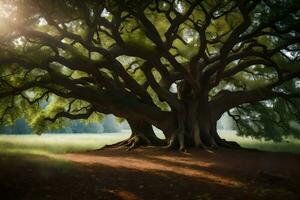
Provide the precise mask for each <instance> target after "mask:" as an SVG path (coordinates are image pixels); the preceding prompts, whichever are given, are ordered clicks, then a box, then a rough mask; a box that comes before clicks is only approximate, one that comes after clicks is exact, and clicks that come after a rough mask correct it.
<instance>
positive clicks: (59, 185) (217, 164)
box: [0, 149, 300, 200]
mask: <svg viewBox="0 0 300 200" xmlns="http://www.w3.org/2000/svg"><path fill="white" fill-rule="evenodd" d="M274 156H275V154H274V155H273V154H271V155H269V154H252V153H248V152H239V153H236V152H222V153H220V152H215V153H207V152H200V151H199V152H191V154H188V155H183V154H178V153H175V152H168V151H166V152H165V151H156V150H152V149H151V150H145V149H142V150H137V151H135V152H124V151H100V152H91V153H82V154H79V153H73V154H66V155H58V156H57V157H58V158H60V159H63V160H53V159H49V158H47V157H41V156H27V157H24V156H23V157H14V156H10V157H8V156H2V157H1V158H0V187H1V196H2V197H5V198H3V199H123V200H126V199H128V200H129V199H130V200H136V199H183V200H185V199H186V200H189V199H191V200H197V199H199V200H206V199H225V200H226V199H270V195H271V197H272V195H277V196H276V197H274V198H273V197H272V199H280V198H281V199H282V198H283V197H284V198H285V199H297V198H298V197H297V195H298V194H299V193H297V190H295V188H292V187H291V186H286V184H285V183H286V182H287V180H288V182H290V180H291V179H290V177H289V175H293V181H294V182H293V184H292V185H294V186H295V187H297V185H298V186H299V183H300V182H299V179H298V178H299V177H300V176H299V174H297V173H296V172H294V171H293V170H294V168H297V165H296V166H294V165H295V164H297V163H299V156H291V155H288V154H286V155H280V154H278V155H276V156H277V158H273V157H274ZM226 157H227V158H226ZM260 157H262V158H260ZM283 157H284V158H283ZM263 158H265V160H264V161H265V162H262V159H263ZM280 159H281V164H278V166H277V168H276V166H275V167H274V166H273V167H271V166H272V165H269V164H266V163H268V162H267V160H270V162H271V163H272V164H276V163H279V161H280ZM246 160H248V161H247V162H246ZM250 160H251V161H250ZM70 161H72V162H70ZM283 162H285V164H286V165H288V166H285V167H283V166H281V165H283ZM298 166H299V165H298ZM273 168H276V169H277V172H280V174H281V175H280V176H273V171H276V170H275V169H273ZM249 169H250V171H249ZM268 169H269V171H267V170H268ZM287 169H289V170H288V171H286V170H287ZM259 170H260V171H259ZM282 170H283V171H282ZM261 172H263V173H264V174H263V173H261ZM284 172H287V173H284ZM260 173H261V174H260ZM257 175H259V178H257ZM268 176H269V177H268ZM276 178H277V179H278V180H277V179H276ZM280 178H281V179H280ZM269 179H270V180H269ZM271 179H274V180H271ZM275 179H276V180H275ZM295 180H296V181H295ZM297 180H298V181H297ZM268 181H269V182H268ZM276 182H277V183H276ZM282 184H285V186H286V187H288V189H286V188H284V187H281V186H282ZM274 186H276V187H275V189H276V190H274V189H271V190H270V188H272V187H273V188H274ZM277 186H280V187H277ZM297 188H298V187H297ZM274 192H276V193H274ZM1 199H2V198H1Z"/></svg>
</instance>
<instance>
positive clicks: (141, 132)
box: [105, 119, 166, 150]
mask: <svg viewBox="0 0 300 200" xmlns="http://www.w3.org/2000/svg"><path fill="white" fill-rule="evenodd" d="M127 121H128V123H129V126H130V128H131V135H130V137H129V138H128V139H126V140H124V141H121V142H118V143H115V144H112V145H107V146H105V148H107V147H113V148H115V147H116V148H126V150H132V149H135V148H137V147H140V146H164V145H166V141H165V140H163V139H160V138H158V137H157V136H156V135H155V133H154V131H153V128H152V125H151V124H149V123H147V122H145V121H142V120H133V119H128V120H127Z"/></svg>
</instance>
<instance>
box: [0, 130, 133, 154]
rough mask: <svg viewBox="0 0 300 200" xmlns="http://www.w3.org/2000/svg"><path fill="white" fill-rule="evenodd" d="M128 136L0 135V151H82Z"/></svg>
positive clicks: (121, 134)
mask: <svg viewBox="0 0 300 200" xmlns="http://www.w3.org/2000/svg"><path fill="white" fill-rule="evenodd" d="M127 137H129V133H109V134H43V135H41V136H38V135H0V152H1V153H2V152H3V153H5V152H6V153H16V154H20V153H23V154H39V155H41V154H45V153H56V154H57V153H68V152H82V151H87V150H93V149H98V148H101V147H103V146H104V145H106V144H112V143H115V142H118V141H120V140H123V139H126V138H127Z"/></svg>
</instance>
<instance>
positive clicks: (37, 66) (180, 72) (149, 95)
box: [0, 0, 300, 150]
mask: <svg viewBox="0 0 300 200" xmlns="http://www.w3.org/2000/svg"><path fill="white" fill-rule="evenodd" d="M4 2H6V3H4V5H2V8H3V7H5V11H3V10H4V9H1V10H2V18H4V19H3V20H1V25H0V26H1V27H3V28H1V40H0V44H1V46H0V47H1V53H0V66H1V68H0V74H1V81H0V84H1V85H0V87H1V90H0V91H1V92H0V98H1V113H2V115H1V116H2V117H1V120H2V121H9V120H12V119H15V118H17V117H18V116H21V115H24V116H25V117H26V118H27V119H28V120H30V121H31V125H32V127H34V128H35V129H36V130H37V131H39V132H41V131H43V128H45V127H49V126H51V123H50V122H55V124H56V125H57V124H60V123H62V122H63V119H62V118H69V119H82V118H89V119H98V117H99V116H101V115H99V113H104V114H114V115H116V116H118V117H121V118H125V119H127V121H128V123H129V125H130V127H131V129H132V135H131V137H130V138H129V139H128V140H126V141H123V142H121V143H120V144H118V145H125V146H128V147H129V148H134V147H136V146H138V145H142V144H149V145H167V146H168V147H170V148H179V149H180V150H184V149H185V148H186V147H187V146H190V147H192V146H193V147H202V148H207V147H217V146H222V147H238V145H237V144H236V143H234V142H227V141H225V140H222V139H221V138H220V137H219V135H218V133H217V130H216V122H217V120H218V119H219V118H220V117H221V115H222V114H223V113H224V112H226V111H232V109H233V108H236V110H237V111H236V112H239V111H240V110H239V109H238V108H239V107H240V106H242V107H243V110H244V112H245V114H246V115H250V111H252V108H253V106H252V107H251V108H250V107H249V105H254V104H255V103H257V102H260V101H264V100H268V99H275V100H274V102H275V101H285V102H286V101H289V102H291V101H292V100H291V99H293V98H298V97H299V90H291V89H289V88H288V87H286V86H287V85H289V84H290V82H291V81H293V80H295V79H296V78H299V75H300V67H299V27H300V26H299V17H300V16H299V15H300V12H299V7H300V4H299V3H297V0H278V1H272V0H251V1H248V0H239V1H236V0H213V1H212V0H199V1H196V0H176V1H172V0H165V1H164V0H151V1H150V0H146V1H138V0H127V1H126V0H123V1H114V0H107V1H101V2H99V1H92V0H88V1H76V0H65V1H61V0H60V1H58V0H54V1H53V0H52V1H49V0H43V1H38V0H28V1H22V0H15V1H9V0H7V1H4ZM174 84H175V85H177V90H170V86H172V85H173V86H174ZM283 88H285V89H283ZM50 97H51V98H50ZM45 100H46V101H47V100H48V101H49V100H50V101H51V102H50V103H49V105H47V106H46V107H45V108H44V109H43V110H41V109H40V106H39V105H38V104H39V102H41V101H45ZM258 105H262V103H260V104H255V106H256V108H257V109H261V108H259V107H258ZM274 105H276V104H274ZM247 109H248V111H247ZM270 109H271V108H270ZM270 109H269V110H270ZM249 110H250V111H249ZM37 112H38V114H36V113H37ZM236 112H235V113H233V114H231V115H232V116H233V115H235V116H237V115H238V113H236ZM235 119H236V120H238V117H235ZM259 120H260V122H266V120H262V119H259ZM240 122H241V120H240ZM243 122H244V126H245V125H246V124H247V125H248V126H251V123H250V121H249V120H248V122H247V120H243ZM249 123H250V125H249ZM152 125H154V126H156V127H158V128H160V129H161V130H162V131H163V133H164V134H165V136H166V139H165V140H161V139H159V138H157V137H156V136H155V134H154V132H153V129H152ZM265 125H267V126H269V125H268V123H266V124H265Z"/></svg>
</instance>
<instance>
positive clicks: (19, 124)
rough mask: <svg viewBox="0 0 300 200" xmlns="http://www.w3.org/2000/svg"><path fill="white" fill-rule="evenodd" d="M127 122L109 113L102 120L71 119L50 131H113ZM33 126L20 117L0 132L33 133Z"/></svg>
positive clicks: (1, 127) (0, 128)
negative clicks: (118, 120)
mask: <svg viewBox="0 0 300 200" xmlns="http://www.w3.org/2000/svg"><path fill="white" fill-rule="evenodd" d="M124 127H125V128H126V124H125V123H123V124H120V123H118V122H116V120H115V118H114V116H112V115H108V116H106V117H105V119H104V120H103V121H101V122H93V123H84V122H82V121H80V120H74V121H71V122H70V124H69V125H68V126H65V127H64V128H60V129H53V130H49V131H48V132H49V133H113V132H119V131H120V130H121V128H124ZM31 133H33V130H32V128H31V127H30V126H29V125H28V123H27V122H26V120H25V119H18V120H16V122H15V123H14V124H13V125H5V126H0V134H31Z"/></svg>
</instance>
